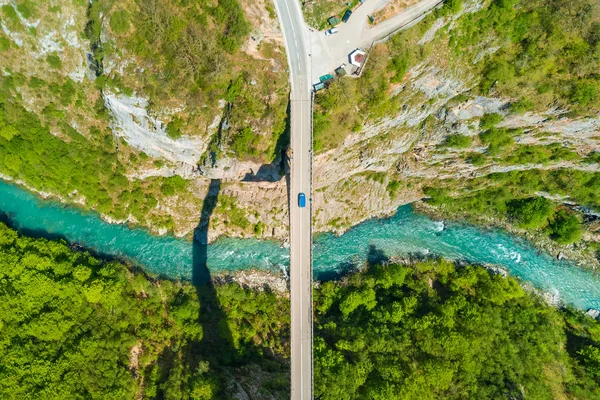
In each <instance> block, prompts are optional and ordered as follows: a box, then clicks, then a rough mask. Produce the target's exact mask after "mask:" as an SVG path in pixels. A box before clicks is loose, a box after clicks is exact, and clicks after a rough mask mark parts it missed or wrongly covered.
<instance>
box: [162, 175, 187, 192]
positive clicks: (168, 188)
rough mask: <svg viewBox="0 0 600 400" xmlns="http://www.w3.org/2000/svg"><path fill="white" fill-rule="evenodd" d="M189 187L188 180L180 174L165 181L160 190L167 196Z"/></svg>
mask: <svg viewBox="0 0 600 400" xmlns="http://www.w3.org/2000/svg"><path fill="white" fill-rule="evenodd" d="M186 187H187V181H186V180H185V179H183V178H182V177H181V176H179V175H174V176H170V177H168V178H165V180H164V181H163V183H162V185H161V187H160V191H161V192H162V194H164V195H165V196H172V195H174V194H176V193H179V192H181V191H183V190H185V188H186Z"/></svg>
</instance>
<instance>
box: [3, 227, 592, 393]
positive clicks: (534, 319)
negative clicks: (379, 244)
mask: <svg viewBox="0 0 600 400" xmlns="http://www.w3.org/2000/svg"><path fill="white" fill-rule="evenodd" d="M289 312H290V309H289V300H288V299H287V298H286V297H285V296H281V295H275V294H273V293H270V292H268V291H262V292H258V291H254V290H250V289H242V288H240V287H239V286H238V285H237V284H233V283H232V284H224V285H217V286H213V285H204V286H200V287H194V286H193V285H191V284H190V283H189V282H179V281H171V280H168V279H161V278H158V277H153V276H150V275H148V274H146V273H144V272H143V271H142V270H141V269H140V268H134V267H132V266H128V265H125V264H123V263H122V262H119V261H116V260H103V259H100V258H97V257H95V256H93V255H91V254H89V253H88V252H85V251H81V250H74V249H72V248H71V247H69V246H68V245H67V244H66V243H64V242H62V241H51V240H47V239H43V238H37V239H36V238H30V237H26V236H22V235H20V234H18V233H17V232H16V231H14V230H12V229H10V228H9V227H7V226H6V225H3V224H0V332H2V335H1V336H0V397H1V398H3V399H42V398H43V399H65V398H91V399H134V398H141V397H143V398H157V399H211V398H231V397H232V396H233V395H235V393H237V392H238V391H239V390H240V388H243V390H245V391H247V392H251V393H253V396H254V397H253V398H273V397H274V398H280V399H285V398H289ZM314 350H315V354H314V356H315V360H314V362H315V377H314V382H315V398H318V399H336V400H337V399H365V398H372V399H412V398H414V399H438V398H448V399H464V398H477V399H492V398H493V399H497V398H513V399H515V398H535V399H551V398H578V399H595V398H598V397H599V396H600V323H598V322H596V321H595V320H593V319H592V318H590V317H587V316H585V315H584V314H582V313H580V312H578V311H573V310H570V309H556V308H551V307H549V306H547V305H546V304H545V303H543V301H542V300H541V299H540V297H538V296H537V295H534V294H532V293H529V292H526V291H524V290H523V289H522V288H521V286H520V285H519V284H518V282H517V281H516V280H515V279H513V278H506V277H503V276H502V275H498V274H493V273H491V272H489V271H488V270H486V269H484V268H481V267H478V266H456V265H455V264H454V263H451V262H448V261H444V260H433V259H432V260H422V261H414V262H412V263H406V264H389V265H369V266H368V267H367V268H366V269H365V270H363V271H359V272H354V273H351V274H349V275H347V276H346V277H344V278H342V279H340V280H338V281H328V282H324V283H322V284H321V285H320V286H318V287H316V288H315V339H314ZM271 396H272V397H271Z"/></svg>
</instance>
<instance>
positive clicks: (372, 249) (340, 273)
mask: <svg viewBox="0 0 600 400" xmlns="http://www.w3.org/2000/svg"><path fill="white" fill-rule="evenodd" d="M389 262H390V259H389V257H388V256H387V255H386V254H385V252H384V251H383V250H381V249H380V248H378V247H377V246H375V245H374V244H370V245H369V247H368V248H367V253H366V254H365V258H361V257H359V256H358V255H357V256H356V257H355V258H353V259H350V260H347V261H344V262H343V263H340V264H338V265H337V266H336V268H334V269H330V270H325V271H319V272H318V273H317V274H316V276H315V278H316V279H317V280H319V281H321V282H326V281H334V280H338V279H341V278H343V277H345V276H347V275H349V274H351V273H353V272H356V271H360V270H362V269H364V268H368V267H370V266H373V265H385V264H387V263H389Z"/></svg>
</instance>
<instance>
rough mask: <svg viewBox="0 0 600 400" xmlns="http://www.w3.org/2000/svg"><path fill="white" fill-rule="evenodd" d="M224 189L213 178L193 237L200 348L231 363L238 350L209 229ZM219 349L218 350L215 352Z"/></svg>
mask: <svg viewBox="0 0 600 400" xmlns="http://www.w3.org/2000/svg"><path fill="white" fill-rule="evenodd" d="M220 191H221V181H220V180H219V179H212V180H211V181H210V185H209V189H208V192H207V194H206V197H205V198H204V203H203V205H202V213H201V214H200V221H199V223H198V226H197V227H196V229H195V230H194V239H193V240H192V283H193V284H194V287H195V288H196V293H197V295H198V300H199V301H200V315H199V322H200V324H201V326H202V331H203V335H202V340H201V341H200V343H198V350H199V351H200V354H201V355H202V356H203V357H202V358H203V359H204V360H208V361H209V363H210V364H212V365H219V366H229V365H232V364H233V362H234V361H235V359H236V350H235V347H234V343H233V337H232V335H231V331H230V330H229V327H228V323H227V315H226V313H225V310H223V308H222V306H221V304H220V302H219V298H218V295H217V290H216V288H215V286H214V283H213V282H212V281H211V275H210V270H209V269H208V232H209V229H210V222H211V218H212V214H213V212H214V210H215V208H216V206H217V203H218V201H219V192H220ZM216 349H218V350H217V351H215V350H216Z"/></svg>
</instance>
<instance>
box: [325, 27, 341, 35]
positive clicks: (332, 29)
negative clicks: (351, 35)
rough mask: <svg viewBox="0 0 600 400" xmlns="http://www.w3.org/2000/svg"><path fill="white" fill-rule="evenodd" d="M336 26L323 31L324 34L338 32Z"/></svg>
mask: <svg viewBox="0 0 600 400" xmlns="http://www.w3.org/2000/svg"><path fill="white" fill-rule="evenodd" d="M338 32H339V29H338V28H331V29H328V30H326V31H325V36H329V35H333V34H334V33H338Z"/></svg>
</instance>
